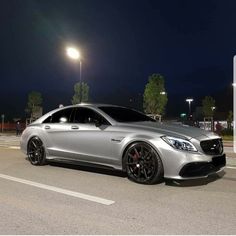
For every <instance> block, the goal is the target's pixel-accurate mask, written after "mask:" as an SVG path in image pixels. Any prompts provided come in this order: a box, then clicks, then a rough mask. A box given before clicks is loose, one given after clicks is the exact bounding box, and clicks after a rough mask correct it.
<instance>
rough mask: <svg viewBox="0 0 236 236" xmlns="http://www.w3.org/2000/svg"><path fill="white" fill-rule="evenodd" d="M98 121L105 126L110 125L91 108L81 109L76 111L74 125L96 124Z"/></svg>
mask: <svg viewBox="0 0 236 236" xmlns="http://www.w3.org/2000/svg"><path fill="white" fill-rule="evenodd" d="M96 121H99V122H100V123H101V124H103V125H109V124H110V123H109V122H108V121H107V120H106V119H105V118H104V117H102V116H101V115H100V114H98V113H97V112H95V111H93V110H91V109H89V108H82V107H81V108H77V109H76V111H75V115H74V119H73V122H74V123H81V124H94V123H95V122H96Z"/></svg>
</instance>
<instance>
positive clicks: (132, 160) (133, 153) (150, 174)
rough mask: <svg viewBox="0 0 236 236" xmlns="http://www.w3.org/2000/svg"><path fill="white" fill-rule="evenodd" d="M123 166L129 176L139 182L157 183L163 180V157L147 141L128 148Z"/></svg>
mask: <svg viewBox="0 0 236 236" xmlns="http://www.w3.org/2000/svg"><path fill="white" fill-rule="evenodd" d="M123 167H124V169H125V170H126V172H127V175H128V178H129V179H130V180H132V181H134V182H136V183H139V184H156V183H159V182H161V181H162V180H163V175H164V169H163V164H162V161H161V158H160V157H159V155H158V154H157V152H156V151H155V150H154V148H153V147H152V146H150V145H149V144H147V143H145V142H136V143H133V144H131V145H130V146H129V147H128V148H127V150H126V152H125V155H124V158H123Z"/></svg>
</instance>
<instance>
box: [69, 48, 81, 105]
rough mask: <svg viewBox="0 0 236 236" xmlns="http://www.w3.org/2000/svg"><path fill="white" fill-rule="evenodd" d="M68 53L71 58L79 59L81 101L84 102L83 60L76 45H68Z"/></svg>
mask: <svg viewBox="0 0 236 236" xmlns="http://www.w3.org/2000/svg"><path fill="white" fill-rule="evenodd" d="M66 54H67V56H68V57H69V58H71V59H72V60H74V61H78V60H79V84H80V98H79V103H81V102H82V61H81V56H80V52H79V51H78V50H77V49H76V48H74V47H67V48H66Z"/></svg>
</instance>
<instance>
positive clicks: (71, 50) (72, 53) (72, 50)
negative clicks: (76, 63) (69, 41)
mask: <svg viewBox="0 0 236 236" xmlns="http://www.w3.org/2000/svg"><path fill="white" fill-rule="evenodd" d="M66 53H67V55H68V57H70V58H72V59H73V60H78V59H79V58H80V53H79V51H78V50H77V49H76V48H72V47H69V48H67V49H66Z"/></svg>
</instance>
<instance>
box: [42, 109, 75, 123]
mask: <svg viewBox="0 0 236 236" xmlns="http://www.w3.org/2000/svg"><path fill="white" fill-rule="evenodd" d="M72 112H73V108H66V109H63V110H60V111H58V112H55V113H54V114H52V115H51V116H49V117H48V118H47V119H45V120H44V122H43V123H70V122H71V116H72Z"/></svg>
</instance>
